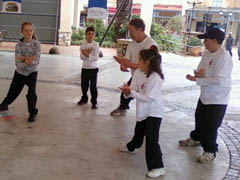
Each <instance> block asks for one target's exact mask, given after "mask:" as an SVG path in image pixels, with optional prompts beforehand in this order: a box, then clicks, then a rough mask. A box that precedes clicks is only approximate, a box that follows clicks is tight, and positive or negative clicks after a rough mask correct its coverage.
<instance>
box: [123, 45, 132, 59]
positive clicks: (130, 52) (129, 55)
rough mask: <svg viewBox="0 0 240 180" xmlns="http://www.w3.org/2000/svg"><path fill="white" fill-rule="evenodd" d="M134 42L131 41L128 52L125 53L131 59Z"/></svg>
mask: <svg viewBox="0 0 240 180" xmlns="http://www.w3.org/2000/svg"><path fill="white" fill-rule="evenodd" d="M131 47H132V42H130V43H129V45H128V46H127V51H126V54H125V56H124V57H125V58H126V59H128V60H130V59H131V54H132V48H131Z"/></svg>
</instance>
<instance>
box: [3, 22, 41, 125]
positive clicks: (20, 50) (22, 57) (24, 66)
mask: <svg viewBox="0 0 240 180" xmlns="http://www.w3.org/2000/svg"><path fill="white" fill-rule="evenodd" d="M21 31H22V35H23V38H22V39H20V41H19V42H18V43H17V45H16V48H15V62H16V63H15V64H16V70H15V73H14V77H13V80H12V83H11V85H10V88H9V90H8V94H7V97H5V99H4V100H3V101H2V103H1V104H0V111H5V110H8V105H10V104H11V103H12V102H13V101H14V100H15V99H16V98H17V97H18V95H19V94H20V93H21V91H22V89H23V87H24V85H27V86H28V94H27V96H26V98H27V102H28V112H29V118H28V121H29V122H34V121H35V118H36V116H37V114H38V109H37V108H36V103H37V94H36V85H37V75H38V70H37V66H38V64H39V60H40V54H41V47H40V42H39V41H38V40H37V37H36V35H35V27H34V25H33V24H32V23H31V22H24V23H22V27H21Z"/></svg>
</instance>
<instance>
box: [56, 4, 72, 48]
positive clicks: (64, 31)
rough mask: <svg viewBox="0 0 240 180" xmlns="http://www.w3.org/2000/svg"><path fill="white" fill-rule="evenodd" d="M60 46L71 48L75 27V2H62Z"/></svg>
mask: <svg viewBox="0 0 240 180" xmlns="http://www.w3.org/2000/svg"><path fill="white" fill-rule="evenodd" d="M60 12H61V14H60V29H59V45H63V46H69V45H70V44H71V34H72V25H73V12H74V0H61V11H60Z"/></svg>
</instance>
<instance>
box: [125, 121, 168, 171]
mask: <svg viewBox="0 0 240 180" xmlns="http://www.w3.org/2000/svg"><path fill="white" fill-rule="evenodd" d="M161 122H162V118H156V117H148V118H147V119H145V120H143V121H137V123H136V126H135V131H134V136H133V138H132V140H131V141H130V142H129V143H127V148H128V150H129V151H134V149H136V148H140V147H141V146H142V144H143V140H144V136H146V151H145V156H146V162H147V168H148V170H149V171H150V170H152V169H157V168H163V167H164V166H163V162H162V152H161V148H160V145H159V144H158V140H159V129H160V125H161Z"/></svg>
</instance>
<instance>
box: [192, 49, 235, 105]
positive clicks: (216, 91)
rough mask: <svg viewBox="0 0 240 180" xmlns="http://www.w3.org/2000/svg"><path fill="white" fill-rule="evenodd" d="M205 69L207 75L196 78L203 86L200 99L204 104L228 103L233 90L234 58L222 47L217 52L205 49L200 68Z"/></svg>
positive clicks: (198, 83)
mask: <svg viewBox="0 0 240 180" xmlns="http://www.w3.org/2000/svg"><path fill="white" fill-rule="evenodd" d="M202 68H203V69H204V71H205V77H204V78H196V83H197V85H200V86H201V94H200V100H201V101H202V103H203V104H222V105H226V104H227V103H228V101H229V96H230V91H231V72H232V68H233V64H232V58H231V56H230V55H229V52H227V51H226V50H225V49H223V48H222V47H221V48H219V49H218V50H217V51H216V52H214V53H211V52H210V51H205V52H204V54H203V56H202V59H201V62H200V63H199V65H198V68H197V69H198V70H199V69H202Z"/></svg>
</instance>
